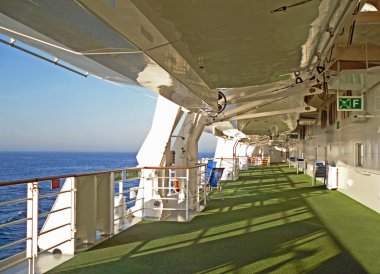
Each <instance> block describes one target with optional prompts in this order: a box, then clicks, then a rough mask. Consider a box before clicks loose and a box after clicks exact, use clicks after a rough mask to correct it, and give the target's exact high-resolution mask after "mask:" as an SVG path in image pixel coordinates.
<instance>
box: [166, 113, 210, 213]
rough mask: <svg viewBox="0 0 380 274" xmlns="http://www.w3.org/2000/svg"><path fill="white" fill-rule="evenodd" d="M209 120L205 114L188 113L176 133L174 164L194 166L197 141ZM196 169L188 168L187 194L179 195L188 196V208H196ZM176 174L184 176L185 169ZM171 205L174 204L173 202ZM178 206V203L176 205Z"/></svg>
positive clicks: (197, 178) (197, 183) (196, 158)
mask: <svg viewBox="0 0 380 274" xmlns="http://www.w3.org/2000/svg"><path fill="white" fill-rule="evenodd" d="M208 122H209V118H208V117H207V116H204V115H201V114H198V113H188V114H187V116H186V118H185V121H184V122H183V124H182V127H181V130H180V131H179V133H178V137H177V138H176V140H175V142H174V145H173V149H174V150H175V161H174V162H175V166H195V165H196V164H197V161H198V141H199V138H200V136H201V134H202V132H203V129H204V127H205V125H206V124H207V123H208ZM197 172H198V170H197V169H191V170H189V177H188V185H187V187H188V191H189V194H188V196H187V195H185V193H180V197H181V194H182V197H183V198H185V196H186V197H187V198H188V200H189V201H188V202H189V209H190V210H196V209H197V208H198V204H197V200H198V197H197V193H198V191H197V187H198V185H199V181H198V180H199V177H198V174H197ZM177 176H180V177H186V171H185V170H183V171H177ZM184 183H185V182H184V181H180V188H181V189H185V186H184ZM181 184H182V185H181ZM171 206H174V205H173V204H172V205H171ZM177 206H178V205H177Z"/></svg>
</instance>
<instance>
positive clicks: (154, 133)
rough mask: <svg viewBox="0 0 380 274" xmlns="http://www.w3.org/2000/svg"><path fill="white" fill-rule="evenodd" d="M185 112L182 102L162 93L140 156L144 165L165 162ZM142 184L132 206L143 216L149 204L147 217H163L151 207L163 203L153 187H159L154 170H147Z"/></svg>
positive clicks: (139, 153)
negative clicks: (175, 101)
mask: <svg viewBox="0 0 380 274" xmlns="http://www.w3.org/2000/svg"><path fill="white" fill-rule="evenodd" d="M182 114H183V112H182V110H181V107H180V106H178V105H177V104H175V103H173V102H171V101H169V100H167V99H165V98H164V97H162V96H159V97H158V99H157V106H156V111H155V114H154V119H153V124H152V127H151V129H150V131H149V133H148V136H147V137H146V139H145V141H144V143H143V145H142V147H141V148H140V151H139V152H138V154H137V157H136V158H137V161H138V164H139V166H140V167H144V166H145V167H146V166H161V165H162V164H163V163H164V161H165V160H164V159H165V152H166V151H167V150H166V148H167V146H168V145H170V138H171V135H172V134H173V131H174V129H175V127H176V126H177V124H178V122H179V120H180V118H181V116H182ZM139 187H140V188H141V189H139V191H138V193H137V200H138V201H137V202H136V204H135V206H134V207H133V209H132V211H134V212H135V213H134V215H135V216H137V217H143V211H142V210H139V209H142V208H145V209H144V215H145V216H146V217H151V218H160V216H161V214H162V211H161V210H149V208H157V207H158V206H159V207H162V200H161V197H160V195H159V194H158V193H156V192H155V191H153V188H155V187H158V180H157V178H155V172H154V170H144V174H142V179H141V180H140V186H139ZM142 188H144V189H142ZM142 199H143V200H142ZM136 210H138V211H136Z"/></svg>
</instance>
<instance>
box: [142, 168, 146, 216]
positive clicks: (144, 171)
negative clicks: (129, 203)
mask: <svg viewBox="0 0 380 274" xmlns="http://www.w3.org/2000/svg"><path fill="white" fill-rule="evenodd" d="M145 173H146V170H144V169H142V172H141V178H142V180H143V184H142V198H141V199H142V200H141V202H142V204H141V209H142V214H141V217H142V219H143V220H144V218H145V184H146V178H145V176H146V174H145Z"/></svg>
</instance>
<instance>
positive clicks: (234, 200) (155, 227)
mask: <svg viewBox="0 0 380 274" xmlns="http://www.w3.org/2000/svg"><path fill="white" fill-rule="evenodd" d="M223 192H224V200H223V199H222V197H221V196H219V195H218V194H217V193H215V194H214V195H213V197H212V200H210V201H209V204H208V206H207V208H206V209H205V210H204V211H203V212H202V213H201V214H199V215H198V216H197V217H196V218H194V219H193V220H192V221H191V222H188V223H175V222H156V221H142V222H140V223H138V224H137V225H135V226H133V227H131V228H130V229H127V230H125V231H123V232H121V233H120V234H118V235H116V236H115V237H113V238H111V239H110V240H108V241H106V242H103V243H101V244H99V245H97V246H96V247H94V248H92V249H90V250H88V251H85V252H82V253H80V254H79V255H77V256H75V257H74V258H73V259H71V260H69V261H67V262H66V263H64V264H62V265H60V266H58V267H57V268H55V269H53V270H51V271H50V273H58V272H60V273H225V272H232V273H267V272H276V273H304V272H308V273H378V272H379V269H380V261H379V260H378V254H380V236H379V235H380V227H379V225H378V224H379V222H380V216H379V214H377V213H375V212H374V211H372V210H370V209H368V208H367V207H365V206H363V205H361V204H359V203H357V202H356V201H354V200H352V199H351V198H349V197H347V196H345V195H343V194H342V193H340V192H338V191H330V190H327V189H325V188H324V186H323V185H322V184H321V183H320V184H319V185H318V184H317V186H316V187H312V186H311V178H310V177H309V176H308V175H304V174H296V172H295V169H294V168H288V167H287V166H285V165H271V166H270V167H252V168H250V169H249V170H247V171H241V172H240V176H239V180H237V181H227V182H225V183H224V185H223Z"/></svg>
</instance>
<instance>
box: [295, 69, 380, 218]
mask: <svg viewBox="0 0 380 274" xmlns="http://www.w3.org/2000/svg"><path fill="white" fill-rule="evenodd" d="M361 76H362V77H360V75H357V74H352V75H351V77H348V76H345V77H344V78H342V79H340V81H341V86H345V88H348V87H351V88H360V87H364V86H365V85H367V87H373V88H367V91H366V92H365V94H364V95H363V96H364V110H365V111H363V112H350V114H349V117H343V112H338V113H337V119H336V121H335V122H334V123H332V124H327V126H326V128H324V129H321V125H320V123H319V122H318V123H317V124H316V125H314V126H313V127H312V130H310V131H309V133H308V134H307V135H306V138H305V140H304V141H302V142H300V143H299V145H297V146H293V147H291V152H290V156H296V157H301V156H302V155H304V158H305V160H306V161H307V173H308V174H309V175H313V165H314V163H315V161H325V162H327V163H328V164H330V165H336V166H337V167H338V190H339V191H341V192H342V193H344V194H346V195H348V196H350V197H351V198H353V199H355V200H357V201H358V202H360V203H362V204H364V205H366V206H367V207H369V208H371V209H373V210H375V211H377V212H379V213H380V173H379V170H380V155H379V153H380V149H379V139H380V86H379V84H378V83H379V80H380V76H379V74H375V75H365V73H364V77H363V75H361ZM358 79H359V80H358ZM355 81H359V82H356V83H355ZM342 82H343V83H342ZM354 84H356V85H354ZM352 92H353V95H360V94H361V93H362V91H361V90H353V91H352ZM346 115H347V114H346ZM358 145H361V146H363V147H362V148H363V149H362V150H363V152H364V153H363V155H362V156H360V153H359V151H358ZM360 157H361V158H362V159H361V162H360V163H359V159H358V158H360Z"/></svg>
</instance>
